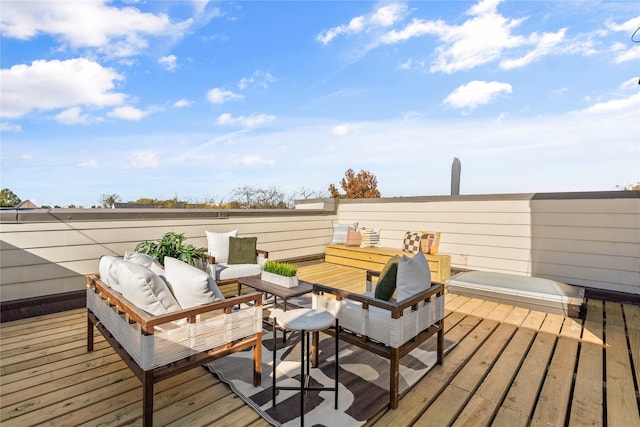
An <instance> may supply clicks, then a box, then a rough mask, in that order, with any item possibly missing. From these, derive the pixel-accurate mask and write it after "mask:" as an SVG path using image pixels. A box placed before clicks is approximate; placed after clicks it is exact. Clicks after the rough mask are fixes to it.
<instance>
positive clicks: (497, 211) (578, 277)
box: [0, 192, 640, 301]
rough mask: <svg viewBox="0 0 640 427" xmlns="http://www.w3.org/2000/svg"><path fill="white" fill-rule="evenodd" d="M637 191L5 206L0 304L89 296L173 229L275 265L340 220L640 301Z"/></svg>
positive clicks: (304, 250) (394, 241)
mask: <svg viewBox="0 0 640 427" xmlns="http://www.w3.org/2000/svg"><path fill="white" fill-rule="evenodd" d="M639 194H640V193H638V192H608V193H604V194H601V193H597V194H594V195H590V194H589V193H587V194H586V195H585V196H584V197H582V196H580V195H579V194H574V193H567V194H555V195H552V196H549V195H546V196H545V195H496V196H476V197H474V196H456V197H447V196H441V197H412V198H397V199H375V200H346V201H341V202H340V203H339V204H338V212H337V216H336V215H334V214H333V211H332V210H331V209H329V210H325V211H322V210H316V209H296V210H294V211H286V212H283V213H278V212H274V211H271V212H260V211H250V212H246V211H245V212H241V213H235V214H234V213H228V214H227V213H226V212H224V211H223V212H222V213H221V212H216V211H212V212H206V213H204V214H203V213H202V212H200V213H199V214H194V213H193V212H192V211H187V212H179V210H153V212H151V211H148V212H145V210H135V209H132V210H119V209H115V210H110V209H109V210H106V209H105V210H99V209H92V210H52V211H46V210H35V211H28V212H24V213H20V214H18V212H16V211H0V219H1V221H0V301H11V300H17V299H23V298H30V297H36V296H43V295H53V294H58V293H63V292H68V291H77V290H81V289H84V286H85V279H84V275H85V274H88V273H94V272H96V271H97V265H98V259H99V257H100V256H101V255H105V254H112V255H122V254H123V253H124V252H125V251H127V250H133V249H134V248H135V246H136V245H137V244H138V243H139V242H141V241H144V240H157V239H159V238H160V237H161V236H162V235H163V234H164V233H166V232H168V231H175V232H178V233H185V235H186V236H187V243H191V244H193V245H195V246H196V247H206V245H207V242H206V237H205V233H204V232H205V230H210V231H218V232H224V231H229V230H232V229H238V230H239V235H240V236H256V237H257V238H258V246H259V247H260V248H261V249H265V250H268V251H269V254H270V255H269V257H270V258H271V259H287V258H297V257H304V256H309V255H316V254H322V253H324V250H325V245H326V244H327V243H329V242H330V241H331V234H332V229H331V223H332V221H333V220H338V221H339V222H343V223H347V222H358V223H359V224H360V226H367V227H372V228H376V229H379V230H381V243H382V245H383V246H386V247H395V248H400V246H401V243H402V239H403V237H404V233H405V231H418V230H431V231H440V232H442V242H441V244H440V252H441V253H445V254H449V255H451V261H452V266H453V267H457V268H463V269H472V270H485V271H498V272H504V273H511V274H521V275H534V276H540V277H547V278H551V279H556V280H560V281H563V282H567V283H571V284H576V285H583V286H588V287H593V288H598V289H603V290H611V291H621V292H629V293H634V294H640V197H639V196H638V195H639ZM318 206H319V205H318ZM325 206H326V202H325ZM314 207H315V206H314ZM127 211H130V212H127ZM87 212H90V213H89V214H87ZM38 215H39V216H38ZM83 215H84V216H83ZM220 216H223V217H222V218H221V217H220ZM224 216H227V217H224ZM48 217H50V218H48ZM38 218H41V219H38ZM79 218H84V219H79ZM87 218H89V219H87Z"/></svg>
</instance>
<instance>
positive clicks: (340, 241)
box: [331, 222, 358, 245]
mask: <svg viewBox="0 0 640 427" xmlns="http://www.w3.org/2000/svg"><path fill="white" fill-rule="evenodd" d="M357 228H358V223H357V222H354V223H352V224H338V223H337V222H334V223H333V237H332V238H331V243H332V244H334V245H344V244H346V243H347V235H348V234H349V230H350V229H351V230H354V231H355V230H356V229H357Z"/></svg>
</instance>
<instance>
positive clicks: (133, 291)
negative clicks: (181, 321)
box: [117, 261, 182, 315]
mask: <svg viewBox="0 0 640 427" xmlns="http://www.w3.org/2000/svg"><path fill="white" fill-rule="evenodd" d="M117 269H118V282H119V283H120V287H121V289H122V290H121V292H122V295H124V297H125V298H127V299H128V300H129V301H131V302H132V303H134V304H135V305H136V306H137V307H139V308H141V309H142V310H144V311H146V312H148V313H150V314H152V315H160V314H166V313H171V312H173V311H178V310H180V309H181V308H182V307H180V304H178V301H176V299H175V298H174V296H173V295H172V294H171V291H170V290H169V286H168V285H167V284H166V283H165V281H164V280H162V279H161V278H160V276H158V275H156V274H154V273H153V272H152V271H151V270H149V269H148V268H147V267H145V266H143V265H140V264H135V263H133V262H130V261H122V262H121V263H118V267H117Z"/></svg>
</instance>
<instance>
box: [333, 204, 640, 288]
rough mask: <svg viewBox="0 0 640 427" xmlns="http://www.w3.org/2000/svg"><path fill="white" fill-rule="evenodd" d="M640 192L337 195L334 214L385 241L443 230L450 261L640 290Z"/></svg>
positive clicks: (442, 247) (388, 243)
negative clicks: (372, 198) (375, 232)
mask: <svg viewBox="0 0 640 427" xmlns="http://www.w3.org/2000/svg"><path fill="white" fill-rule="evenodd" d="M638 194H639V193H638V192H633V194H628V193H627V192H606V193H594V194H590V193H586V194H584V196H582V195H575V194H574V195H573V197H565V198H563V197H557V195H553V197H551V196H549V197H545V196H544V195H510V196H511V197H503V198H500V196H495V197H491V196H486V197H477V198H476V199H473V198H471V199H470V200H467V199H465V198H464V197H461V199H460V200H457V199H456V198H450V197H432V198H414V200H415V201H408V200H407V199H406V198H405V199H399V200H397V201H394V200H393V199H391V200H389V201H382V202H381V201H379V200H378V201H370V202H368V201H364V200H358V201H341V203H340V207H339V210H338V219H339V221H340V222H341V223H352V222H358V223H359V226H366V227H370V228H374V229H378V230H380V238H381V245H382V246H383V247H391V248H399V247H400V245H401V244H402V239H403V237H404V233H405V232H406V231H418V230H429V231H441V232H442V240H441V243H440V248H439V252H440V253H444V254H448V255H450V256H451V266H452V267H453V268H461V269H470V270H484V271H497V272H503V273H509V274H520V275H533V276H539V277H546V278H550V279H555V280H559V281H562V282H567V283H571V284H575V285H582V286H587V287H592V288H597V289H603V290H608V291H619V292H627V293H633V294H640V267H639V266H640V197H638ZM383 200H384V199H383Z"/></svg>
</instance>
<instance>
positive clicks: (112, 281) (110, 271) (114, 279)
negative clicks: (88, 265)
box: [98, 255, 122, 292]
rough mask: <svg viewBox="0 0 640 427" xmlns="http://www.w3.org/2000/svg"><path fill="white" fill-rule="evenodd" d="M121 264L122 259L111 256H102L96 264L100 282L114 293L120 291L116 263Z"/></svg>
mask: <svg viewBox="0 0 640 427" xmlns="http://www.w3.org/2000/svg"><path fill="white" fill-rule="evenodd" d="M121 262H122V258H120V257H115V256H112V255H102V256H101V257H100V261H99V262H98V271H99V272H100V280H102V283H104V284H105V285H107V286H109V287H110V288H112V289H113V290H115V291H118V292H122V291H121V290H120V282H118V263H121Z"/></svg>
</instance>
